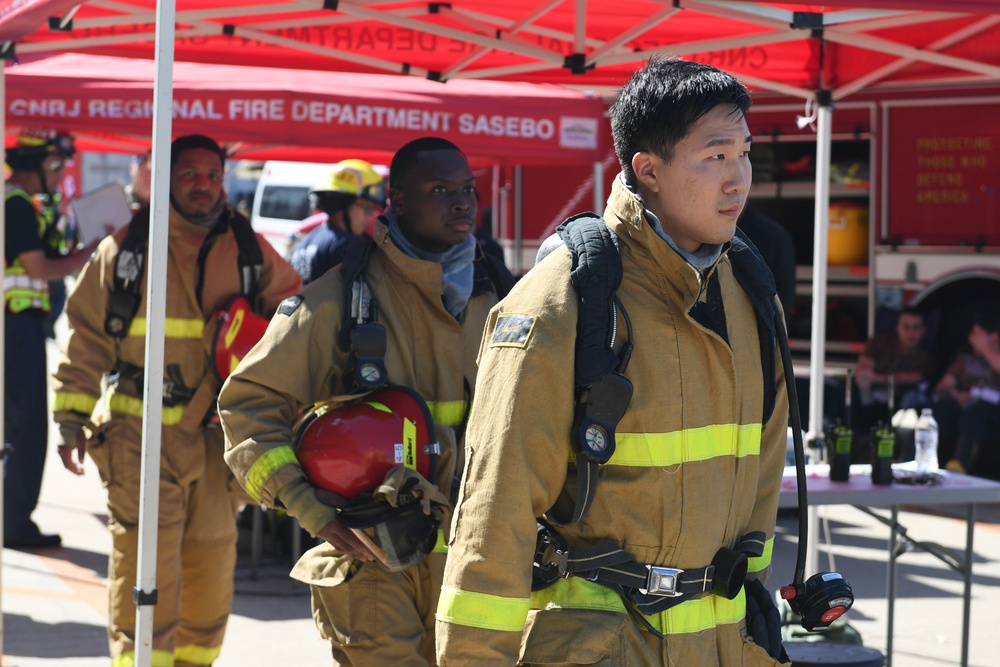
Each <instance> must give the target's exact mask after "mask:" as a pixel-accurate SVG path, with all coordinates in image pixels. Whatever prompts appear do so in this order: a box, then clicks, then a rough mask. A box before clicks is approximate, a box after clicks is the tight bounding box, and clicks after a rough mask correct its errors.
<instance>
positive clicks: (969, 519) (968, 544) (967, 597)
mask: <svg viewBox="0 0 1000 667" xmlns="http://www.w3.org/2000/svg"><path fill="white" fill-rule="evenodd" d="M975 530H976V505H975V503H969V505H968V506H967V507H966V514H965V563H964V568H963V572H962V579H963V581H964V583H965V594H964V598H963V600H962V667H968V664H969V620H970V619H971V617H972V536H973V534H974V533H975Z"/></svg>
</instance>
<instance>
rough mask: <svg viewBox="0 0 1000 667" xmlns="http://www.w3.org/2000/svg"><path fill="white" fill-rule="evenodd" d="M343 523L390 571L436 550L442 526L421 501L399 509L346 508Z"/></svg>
mask: <svg viewBox="0 0 1000 667" xmlns="http://www.w3.org/2000/svg"><path fill="white" fill-rule="evenodd" d="M340 521H341V522H342V523H343V524H344V525H345V526H347V527H348V528H350V529H351V531H352V532H353V533H354V534H355V535H356V536H357V537H358V539H359V540H361V542H362V543H363V544H364V545H365V546H366V547H368V550H369V551H371V552H372V554H373V555H374V556H375V558H377V559H378V561H379V562H380V563H382V565H383V566H385V568H386V569H387V570H389V571H390V572H399V571H400V570H405V569H406V568H408V567H413V566H414V565H416V564H418V563H420V562H421V561H423V560H424V558H425V557H426V556H427V554H429V553H430V552H431V551H433V550H434V545H435V544H436V542H437V535H438V528H439V527H440V525H441V520H440V518H439V517H438V515H437V514H435V513H434V512H431V513H430V514H424V511H423V509H422V508H421V505H420V503H419V502H411V503H407V504H405V505H400V506H399V507H392V506H391V505H388V504H386V503H366V504H364V505H357V506H354V507H346V508H344V509H343V510H342V511H341V513H340Z"/></svg>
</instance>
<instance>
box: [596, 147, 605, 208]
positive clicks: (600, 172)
mask: <svg viewBox="0 0 1000 667" xmlns="http://www.w3.org/2000/svg"><path fill="white" fill-rule="evenodd" d="M604 206H605V201H604V163H603V162H601V161H600V160H596V161H595V162H594V213H596V214H597V215H601V214H602V213H604Z"/></svg>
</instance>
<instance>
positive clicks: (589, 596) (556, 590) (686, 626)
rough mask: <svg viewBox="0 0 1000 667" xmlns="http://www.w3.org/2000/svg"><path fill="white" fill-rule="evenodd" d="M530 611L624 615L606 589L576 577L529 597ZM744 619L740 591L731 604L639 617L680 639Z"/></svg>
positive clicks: (720, 601) (695, 605)
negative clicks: (593, 610) (566, 611)
mask: <svg viewBox="0 0 1000 667" xmlns="http://www.w3.org/2000/svg"><path fill="white" fill-rule="evenodd" d="M531 607H532V609H596V610H600V611H613V612H619V613H622V614H625V613H628V611H627V610H626V608H625V603H624V602H622V599H621V597H620V596H619V595H618V594H617V593H615V592H614V591H612V590H611V589H610V588H606V587H605V586H601V585H600V584H597V583H594V582H592V581H587V580H586V579H580V578H579V577H569V578H567V579H559V580H557V581H556V582H555V583H554V584H552V585H551V586H549V587H548V588H544V589H542V590H540V591H535V592H534V593H532V594H531ZM745 615H746V597H745V594H744V592H743V589H742V588H740V593H739V595H737V596H736V599H734V600H727V599H726V598H724V597H720V596H718V595H706V596H705V597H701V598H695V599H693V600H686V601H684V602H681V603H680V604H679V605H677V606H675V607H671V608H670V609H667V610H666V611H661V612H660V613H658V614H643V617H644V618H645V619H646V620H647V621H649V624H650V625H651V626H653V627H654V628H655V629H656V630H657V631H658V632H660V633H661V634H664V635H681V634H688V633H692V632H702V631H704V630H708V629H710V628H713V627H716V626H718V625H726V624H730V623H738V622H739V621H740V620H741V619H742V618H743V617H744V616H745Z"/></svg>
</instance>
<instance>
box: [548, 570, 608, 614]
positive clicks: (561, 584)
mask: <svg viewBox="0 0 1000 667" xmlns="http://www.w3.org/2000/svg"><path fill="white" fill-rule="evenodd" d="M531 608H532V609H596V610H599V611H616V612H620V613H622V614H624V613H626V609H625V603H624V602H622V598H621V596H620V595H618V593H615V592H614V591H613V590H611V589H610V588H607V587H606V586H601V585H600V584H595V583H594V582H592V581H587V580H586V579H581V578H579V577H568V578H565V579H558V580H556V582H555V583H554V584H552V585H551V586H547V587H545V588H543V589H542V590H540V591H534V592H532V593H531Z"/></svg>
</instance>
